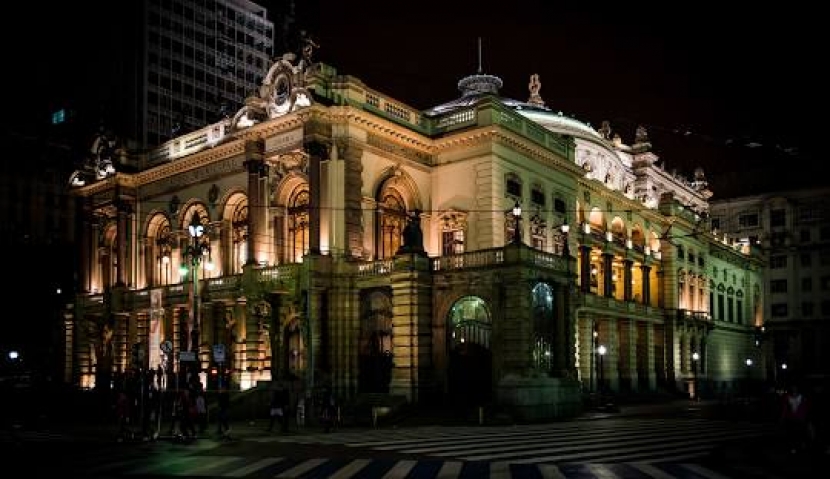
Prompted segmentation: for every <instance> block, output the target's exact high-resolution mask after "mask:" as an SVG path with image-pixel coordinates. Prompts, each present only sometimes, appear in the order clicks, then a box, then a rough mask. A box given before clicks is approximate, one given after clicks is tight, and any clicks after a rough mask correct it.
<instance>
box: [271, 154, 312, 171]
mask: <svg viewBox="0 0 830 479" xmlns="http://www.w3.org/2000/svg"><path fill="white" fill-rule="evenodd" d="M278 161H279V172H280V173H281V174H283V175H286V174H288V173H303V172H305V171H306V169H307V167H308V154H306V153H304V152H302V151H292V152H290V153H285V154H282V155H280V156H279V159H278Z"/></svg>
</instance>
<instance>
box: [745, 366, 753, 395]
mask: <svg viewBox="0 0 830 479" xmlns="http://www.w3.org/2000/svg"><path fill="white" fill-rule="evenodd" d="M751 368H752V358H746V397H747V398H749V388H750V382H751V380H752V369H751Z"/></svg>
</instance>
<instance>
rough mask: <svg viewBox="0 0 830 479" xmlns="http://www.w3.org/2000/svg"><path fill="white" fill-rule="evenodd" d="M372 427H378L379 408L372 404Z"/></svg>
mask: <svg viewBox="0 0 830 479" xmlns="http://www.w3.org/2000/svg"><path fill="white" fill-rule="evenodd" d="M372 427H378V408H376V407H374V406H372Z"/></svg>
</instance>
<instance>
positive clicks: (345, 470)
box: [329, 459, 372, 479]
mask: <svg viewBox="0 0 830 479" xmlns="http://www.w3.org/2000/svg"><path fill="white" fill-rule="evenodd" d="M370 462H372V461H371V460H370V459H355V460H354V461H352V462H350V463H348V464H346V466H345V467H342V468H341V469H340V470H338V471H337V473H336V474H333V475H331V476H329V479H349V478H350V477H352V476H353V475H355V474H357V472H358V471H360V470H361V469H363V468H364V467H366V465H367V464H369V463H370Z"/></svg>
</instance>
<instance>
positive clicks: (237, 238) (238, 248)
mask: <svg viewBox="0 0 830 479" xmlns="http://www.w3.org/2000/svg"><path fill="white" fill-rule="evenodd" d="M231 239H232V241H233V243H232V244H231V265H230V266H231V271H232V272H233V273H241V272H242V266H243V265H244V264H245V262H246V261H247V260H248V205H247V204H238V205H237V206H236V208H234V210H233V216H232V217H231Z"/></svg>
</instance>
